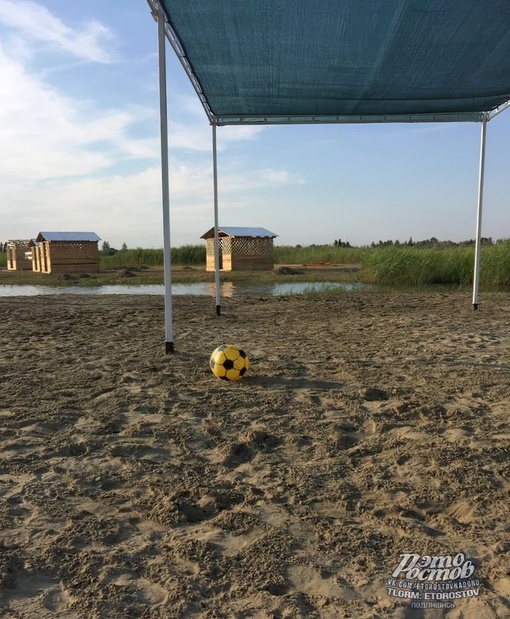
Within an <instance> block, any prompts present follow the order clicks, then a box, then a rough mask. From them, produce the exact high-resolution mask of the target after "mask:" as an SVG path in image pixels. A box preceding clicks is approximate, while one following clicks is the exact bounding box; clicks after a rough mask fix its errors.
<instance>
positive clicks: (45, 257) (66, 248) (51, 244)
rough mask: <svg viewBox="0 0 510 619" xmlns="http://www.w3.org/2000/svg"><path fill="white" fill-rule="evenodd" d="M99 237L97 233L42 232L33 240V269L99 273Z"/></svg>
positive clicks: (50, 271)
mask: <svg viewBox="0 0 510 619" xmlns="http://www.w3.org/2000/svg"><path fill="white" fill-rule="evenodd" d="M100 240H101V239H100V238H99V237H98V236H97V234H96V233H95V232H39V234H38V235H37V238H36V239H32V241H31V243H30V245H31V250H32V265H33V270H34V271H37V272H40V273H85V272H86V273H98V272H99V248H98V242H99V241H100Z"/></svg>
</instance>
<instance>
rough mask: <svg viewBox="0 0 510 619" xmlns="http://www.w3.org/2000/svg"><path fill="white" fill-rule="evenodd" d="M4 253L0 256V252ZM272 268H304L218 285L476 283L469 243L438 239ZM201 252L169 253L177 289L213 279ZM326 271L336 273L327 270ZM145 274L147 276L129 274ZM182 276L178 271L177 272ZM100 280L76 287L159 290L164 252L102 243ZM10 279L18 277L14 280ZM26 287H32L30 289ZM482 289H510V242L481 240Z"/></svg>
mask: <svg viewBox="0 0 510 619" xmlns="http://www.w3.org/2000/svg"><path fill="white" fill-rule="evenodd" d="M0 249H3V248H0ZM274 253H275V264H276V265H290V266H296V267H297V268H300V267H301V270H303V273H301V274H298V275H282V274H280V273H274V272H270V271H265V272H251V271H250V272H225V273H222V276H221V278H222V281H223V282H228V281H231V282H235V283H237V284H243V283H244V284H255V285H256V284H262V283H272V282H275V281H279V282H282V281H294V282H298V281H300V282H303V281H309V282H313V281H325V282H327V281H343V282H355V281H361V282H365V283H372V284H377V285H380V286H431V285H448V286H459V287H462V286H470V285H471V284H472V283H473V268H474V254H475V248H474V241H472V240H471V241H464V242H462V243H453V242H451V241H438V240H437V239H436V238H431V239H427V240H425V241H418V242H414V241H413V240H412V239H409V241H407V242H405V243H399V241H379V242H378V243H372V244H371V246H370V247H368V246H367V247H351V246H350V245H349V243H346V242H342V241H341V240H340V239H338V240H335V242H334V243H333V244H331V245H310V246H301V245H297V246H295V247H290V246H280V247H275V250H274ZM205 261H206V250H205V246H204V245H184V246H182V247H174V248H172V266H173V267H177V268H176V269H175V271H174V273H173V274H172V281H174V282H175V283H181V282H182V283H184V282H194V281H214V273H210V272H206V271H205ZM328 265H333V266H331V267H329V266H328ZM141 266H144V267H146V269H145V270H142V269H135V268H134V267H141ZM183 266H184V267H187V268H184V269H183V268H182V267H183ZM5 267H6V254H5V252H2V251H0V268H3V269H5ZM123 268H127V269H130V268H131V269H133V270H134V271H137V273H136V277H135V278H134V279H128V280H126V279H123V277H122V274H121V273H120V270H121V269H123ZM100 270H101V273H100V274H99V275H98V276H94V277H92V278H90V279H80V280H79V281H76V282H75V284H76V285H80V286H93V285H101V284H105V283H124V284H126V283H129V284H142V283H143V284H145V283H161V282H162V281H163V273H162V270H163V250H162V249H142V248H137V249H128V248H127V246H126V244H125V243H124V244H123V246H122V249H120V250H118V249H114V248H112V247H110V245H109V243H108V242H106V241H105V242H104V243H103V247H102V249H101V251H100ZM9 277H10V279H11V280H12V279H13V278H14V277H15V276H14V274H13V273H12V272H11V273H10V276H9ZM19 278H23V281H25V280H26V283H29V282H28V280H29V279H30V278H32V279H33V278H36V280H37V283H41V284H42V283H45V284H46V283H47V284H49V285H64V282H63V281H61V278H60V277H58V276H56V277H55V278H54V277H53V276H51V277H49V276H42V277H41V276H40V275H39V274H31V273H23V274H21V275H19ZM30 283H35V280H34V282H32V281H30ZM480 283H481V286H482V287H484V288H492V289H494V288H501V287H508V286H510V240H502V241H498V242H493V241H492V239H490V238H484V239H482V248H481V270H480Z"/></svg>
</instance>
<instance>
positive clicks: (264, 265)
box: [200, 227, 278, 271]
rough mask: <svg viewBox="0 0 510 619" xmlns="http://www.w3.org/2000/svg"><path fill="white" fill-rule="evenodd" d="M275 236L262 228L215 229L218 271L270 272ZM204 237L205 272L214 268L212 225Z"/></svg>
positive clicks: (272, 264) (272, 263) (272, 265)
mask: <svg viewBox="0 0 510 619" xmlns="http://www.w3.org/2000/svg"><path fill="white" fill-rule="evenodd" d="M277 236H278V235H277V234H275V233H274V232H270V231H269V230H266V229H265V228H237V227H228V228H219V229H218V237H219V242H220V243H219V245H220V246H219V268H220V270H222V271H271V270H272V269H273V268H274V249H273V239H275V238H276V237H277ZM200 238H202V239H205V242H206V252H207V264H206V269H207V271H214V270H215V264H214V228H211V230H209V231H207V232H206V233H205V234H203V235H202V236H201V237H200Z"/></svg>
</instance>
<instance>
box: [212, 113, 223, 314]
mask: <svg viewBox="0 0 510 619" xmlns="http://www.w3.org/2000/svg"><path fill="white" fill-rule="evenodd" d="M212 148H213V185H214V282H215V285H216V315H217V316H221V301H220V297H221V284H220V238H219V231H218V152H217V149H216V124H215V123H213V124H212Z"/></svg>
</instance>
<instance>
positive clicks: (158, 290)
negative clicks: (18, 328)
mask: <svg viewBox="0 0 510 619" xmlns="http://www.w3.org/2000/svg"><path fill="white" fill-rule="evenodd" d="M363 288H372V286H370V285H368V284H361V283H342V282H295V283H293V282H286V283H282V284H259V285H250V284H244V285H240V284H234V283H232V282H223V283H222V284H221V296H222V297H241V296H254V295H256V296H269V297H275V296H283V295H288V294H303V293H310V292H326V291H331V290H358V289H363ZM164 291H165V288H164V286H162V285H159V284H150V285H139V286H123V285H115V286H97V287H88V286H87V287H79V286H57V287H53V286H26V285H20V286H0V297H17V296H23V297H35V296H39V295H62V294H70V295H83V294H87V295H108V294H120V295H126V294H135V295H143V294H150V295H163V294H164ZM172 294H173V295H198V296H210V297H214V296H215V295H216V288H215V284H214V283H213V282H200V283H194V284H173V285H172Z"/></svg>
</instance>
